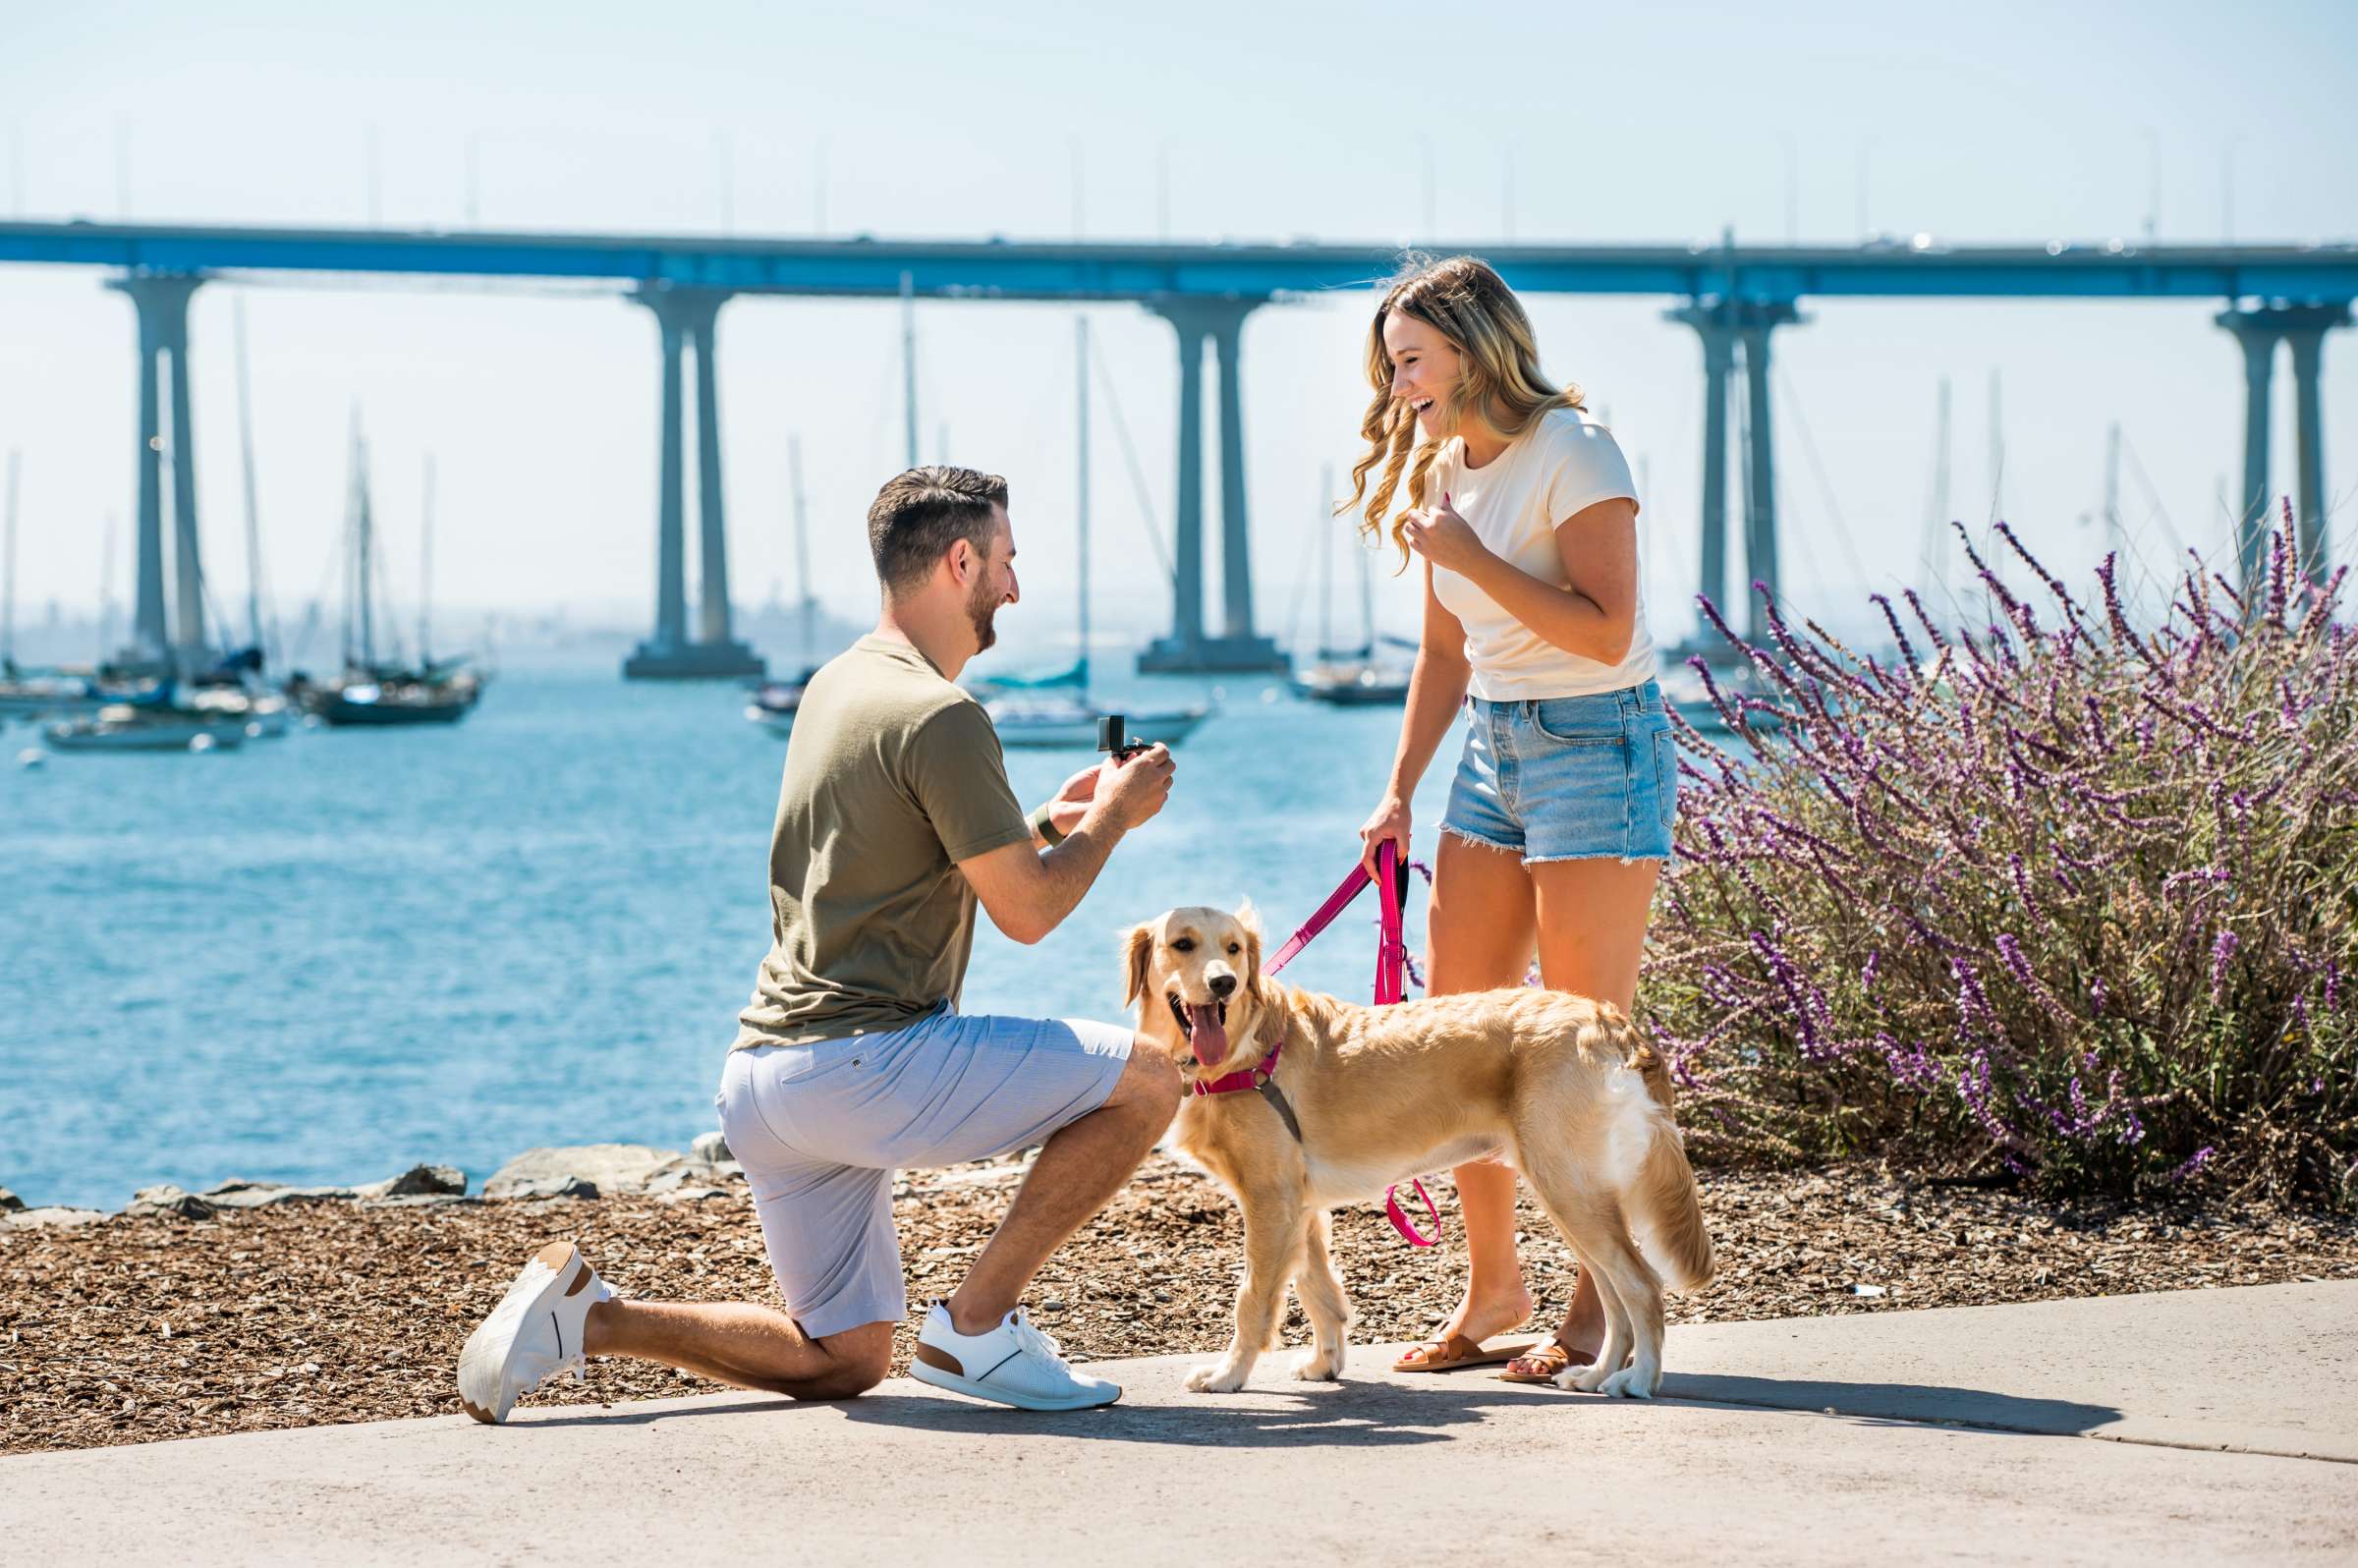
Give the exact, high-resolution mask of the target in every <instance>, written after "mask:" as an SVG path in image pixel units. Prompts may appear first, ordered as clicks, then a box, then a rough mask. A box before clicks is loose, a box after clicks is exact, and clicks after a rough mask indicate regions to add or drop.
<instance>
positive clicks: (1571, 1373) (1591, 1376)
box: [1555, 1361, 1614, 1394]
mask: <svg viewBox="0 0 2358 1568" xmlns="http://www.w3.org/2000/svg"><path fill="white" fill-rule="evenodd" d="M1613 1375H1614V1373H1612V1372H1607V1371H1606V1370H1605V1367H1604V1364H1603V1363H1602V1362H1596V1361H1593V1362H1591V1363H1589V1364H1588V1365H1587V1366H1586V1367H1567V1368H1565V1369H1564V1370H1563V1371H1562V1372H1557V1373H1556V1374H1555V1386H1556V1387H1558V1388H1577V1389H1579V1390H1580V1391H1581V1392H1582V1393H1584V1394H1593V1393H1595V1392H1596V1391H1597V1390H1598V1389H1599V1388H1600V1387H1602V1386H1603V1384H1604V1380H1605V1379H1606V1378H1607V1377H1610V1376H1613Z"/></svg>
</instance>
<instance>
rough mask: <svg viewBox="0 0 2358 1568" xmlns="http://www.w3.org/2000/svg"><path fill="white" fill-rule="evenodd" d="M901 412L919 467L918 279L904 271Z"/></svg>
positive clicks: (912, 459)
mask: <svg viewBox="0 0 2358 1568" xmlns="http://www.w3.org/2000/svg"><path fill="white" fill-rule="evenodd" d="M901 412H902V415H903V416H904V418H905V420H906V421H907V455H908V458H909V462H908V464H907V465H906V466H907V467H909V468H916V467H917V278H916V276H915V274H913V273H909V272H903V273H902V274H901Z"/></svg>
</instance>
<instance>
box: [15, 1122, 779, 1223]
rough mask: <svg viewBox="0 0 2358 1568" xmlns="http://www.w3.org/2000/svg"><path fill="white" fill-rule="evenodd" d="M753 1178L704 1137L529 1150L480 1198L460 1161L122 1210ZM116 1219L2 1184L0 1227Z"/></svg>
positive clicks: (406, 1199) (157, 1191)
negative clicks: (341, 1183) (373, 1177)
mask: <svg viewBox="0 0 2358 1568" xmlns="http://www.w3.org/2000/svg"><path fill="white" fill-rule="evenodd" d="M744 1176H745V1172H744V1170H743V1169H742V1168H741V1167H740V1166H739V1165H738V1164H737V1162H736V1161H735V1160H733V1159H731V1158H730V1157H729V1146H728V1144H727V1143H726V1142H725V1141H724V1140H723V1139H722V1138H721V1136H720V1134H718V1133H704V1134H702V1136H700V1137H699V1138H698V1139H697V1140H696V1142H695V1143H694V1144H693V1145H691V1146H690V1147H689V1149H688V1151H687V1152H686V1153H681V1152H679V1151H678V1150H676V1149H668V1148H649V1147H648V1146H646V1145H645V1144H577V1145H571V1146H567V1147H562V1148H528V1149H526V1150H525V1151H524V1152H523V1153H521V1154H519V1155H517V1156H516V1157H515V1158H514V1159H511V1160H509V1161H508V1162H507V1163H506V1164H504V1165H502V1166H500V1167H499V1169H498V1170H496V1171H494V1172H492V1173H491V1175H490V1177H489V1178H488V1179H487V1180H486V1181H485V1182H484V1183H483V1187H482V1191H481V1193H480V1194H478V1195H475V1196H472V1197H471V1196H470V1195H469V1194H468V1191H467V1186H468V1182H467V1173H466V1172H465V1171H462V1170H460V1169H459V1168H458V1167H457V1166H455V1165H427V1164H418V1165H413V1166H411V1167H410V1168H409V1169H408V1170H405V1171H403V1172H402V1173H401V1174H400V1175H398V1176H388V1177H386V1178H385V1179H384V1180H382V1181H374V1182H367V1183H365V1184H364V1185H362V1186H359V1187H297V1186H291V1185H289V1184H287V1183H285V1182H256V1181H248V1180H247V1179H246V1178H244V1177H242V1176H233V1177H231V1178H230V1179H229V1180H227V1181H224V1182H220V1183H218V1184H216V1185H214V1186H212V1187H208V1188H206V1189H205V1190H204V1191H202V1192H197V1193H191V1192H185V1191H183V1190H182V1189H180V1188H178V1187H173V1186H157V1187H142V1188H140V1190H139V1191H138V1192H136V1193H133V1194H132V1195H131V1202H130V1204H127V1205H125V1206H124V1207H123V1208H121V1209H119V1210H117V1211H116V1212H117V1213H121V1214H125V1215H130V1216H133V1217H170V1218H179V1219H190V1220H197V1219H211V1218H213V1217H214V1216H215V1215H217V1214H219V1213H220V1212H221V1211H222V1210H224V1209H245V1208H276V1207H278V1206H279V1205H281V1204H331V1203H349V1204H361V1205H363V1206H365V1207H397V1208H424V1207H434V1206H438V1205H441V1204H474V1203H482V1202H492V1203H499V1202H507V1201H513V1200H519V1199H523V1200H532V1199H548V1198H603V1197H643V1196H644V1197H655V1198H659V1199H664V1200H667V1201H669V1202H673V1203H685V1202H688V1201H690V1200H692V1199H699V1198H719V1197H723V1196H725V1195H726V1193H727V1184H728V1183H730V1182H734V1181H742V1180H743V1179H744ZM109 1217H111V1216H110V1215H109V1214H108V1212H107V1211H106V1210H104V1209H99V1208H75V1207H69V1206H65V1205H62V1204H49V1205H42V1206H35V1205H32V1204H27V1203H26V1202H25V1200H24V1199H22V1198H20V1197H18V1196H17V1195H16V1194H15V1193H12V1192H10V1191H9V1190H8V1189H7V1188H5V1187H0V1227H6V1228H9V1229H41V1228H52V1227H64V1228H71V1227H73V1226H77V1225H88V1224H93V1223H95V1222H97V1221H98V1220H102V1219H106V1218H109Z"/></svg>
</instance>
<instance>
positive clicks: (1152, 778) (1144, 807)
mask: <svg viewBox="0 0 2358 1568" xmlns="http://www.w3.org/2000/svg"><path fill="white" fill-rule="evenodd" d="M1177 772H1178V768H1177V767H1176V766H1175V765H1174V764H1173V763H1172V761H1171V749H1170V748H1169V747H1167V746H1161V745H1156V746H1150V747H1148V748H1147V749H1146V750H1145V751H1143V752H1141V753H1139V754H1138V755H1137V756H1133V757H1131V758H1130V759H1129V760H1128V761H1126V762H1116V761H1107V762H1099V763H1098V764H1097V766H1096V775H1097V777H1096V784H1095V795H1094V800H1095V804H1097V805H1100V806H1102V807H1104V808H1105V809H1106V811H1107V812H1110V813H1111V814H1112V816H1113V819H1114V820H1115V821H1117V822H1119V823H1120V824H1121V825H1122V827H1123V829H1124V830H1125V831H1127V830H1128V829H1130V828H1133V827H1137V826H1139V825H1141V824H1142V823H1144V822H1146V821H1147V820H1148V819H1149V818H1151V817H1152V816H1153V814H1154V813H1155V812H1159V811H1161V810H1162V803H1163V802H1165V801H1167V800H1169V799H1170V798H1171V779H1172V778H1173V777H1174V776H1175V775H1176V774H1177ZM1067 787H1068V788H1069V787H1070V786H1067Z"/></svg>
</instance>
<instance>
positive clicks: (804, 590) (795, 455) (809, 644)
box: [745, 436, 818, 735]
mask: <svg viewBox="0 0 2358 1568" xmlns="http://www.w3.org/2000/svg"><path fill="white" fill-rule="evenodd" d="M786 468H787V475H788V478H789V480H790V481H791V485H792V488H793V491H794V587H795V598H796V603H797V605H798V607H799V609H800V611H801V620H802V633H803V636H802V658H803V662H802V673H801V674H800V675H797V676H795V677H794V678H793V679H791V680H785V681H764V682H762V683H761V684H760V685H758V686H757V687H755V688H754V700H752V701H751V702H748V703H747V704H746V705H745V716H746V717H747V718H749V719H751V720H753V721H754V722H755V723H756V724H759V725H761V726H762V727H764V728H765V729H767V730H769V731H770V732H771V733H772V734H774V735H787V734H790V733H792V731H793V729H794V715H795V712H796V710H797V709H799V708H800V707H801V706H802V705H803V692H804V690H805V689H806V688H808V687H809V686H810V684H811V677H812V676H814V675H816V674H817V673H818V642H817V626H816V624H815V623H816V621H817V616H818V600H817V599H816V598H815V597H814V596H813V595H812V592H811V529H810V521H809V519H808V518H807V517H806V516H805V515H804V511H803V443H802V438H801V437H799V436H788V437H787V438H786Z"/></svg>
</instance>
